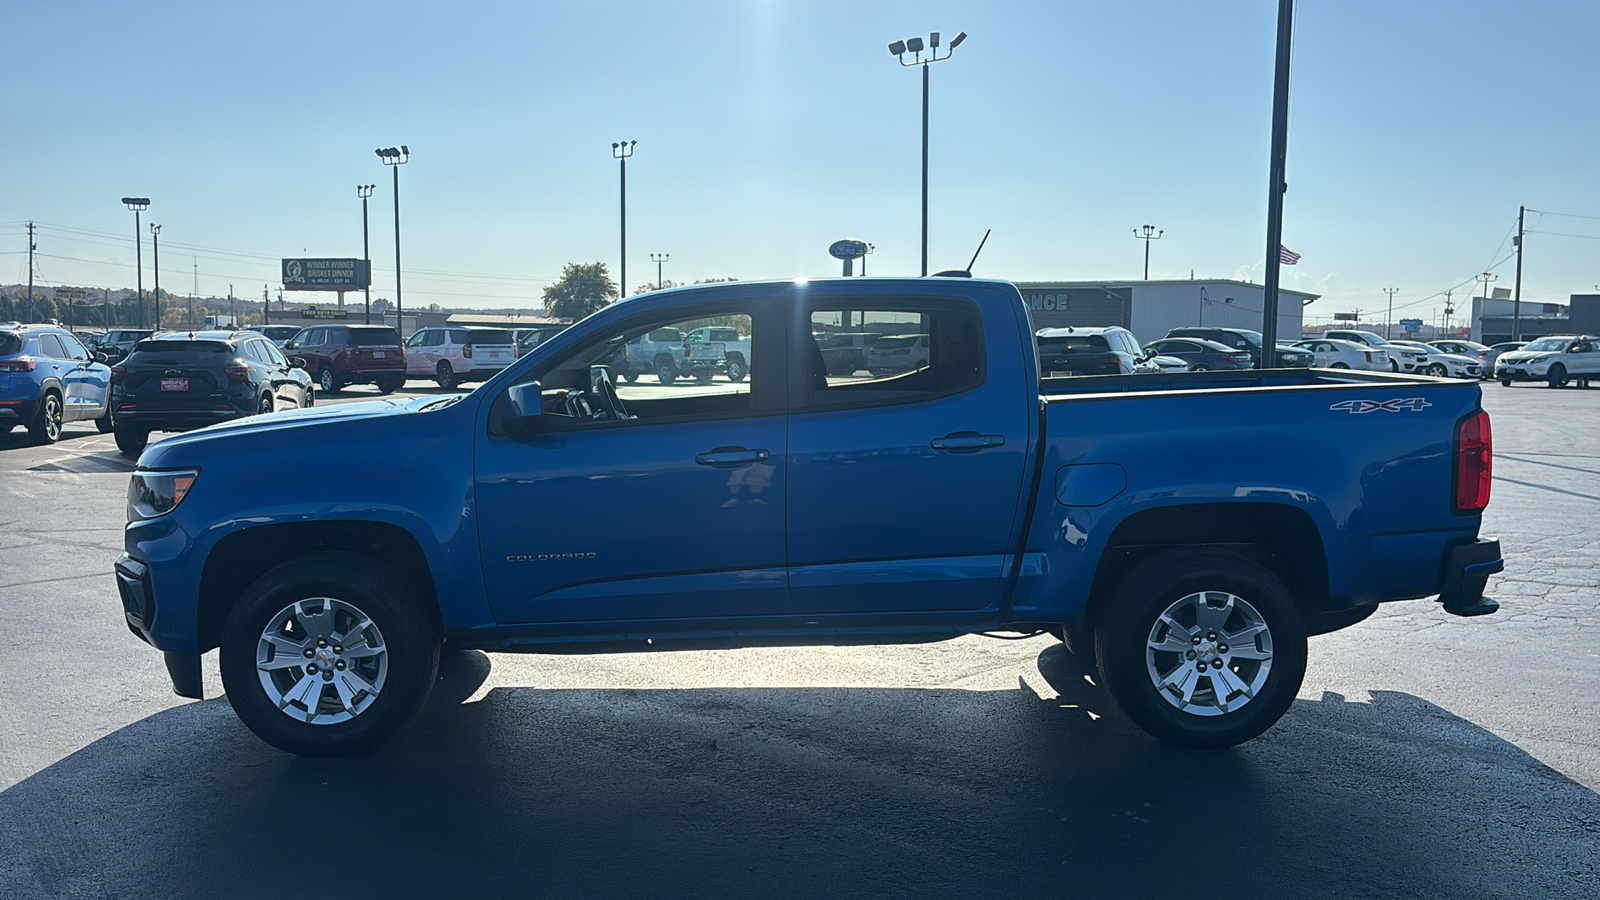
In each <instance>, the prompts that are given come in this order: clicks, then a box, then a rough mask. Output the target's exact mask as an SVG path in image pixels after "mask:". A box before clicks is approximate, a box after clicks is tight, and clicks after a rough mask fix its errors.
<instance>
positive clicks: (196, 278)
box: [189, 256, 200, 328]
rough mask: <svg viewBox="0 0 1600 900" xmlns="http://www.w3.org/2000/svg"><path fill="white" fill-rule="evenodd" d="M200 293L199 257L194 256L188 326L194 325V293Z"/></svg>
mask: <svg viewBox="0 0 1600 900" xmlns="http://www.w3.org/2000/svg"><path fill="white" fill-rule="evenodd" d="M198 293H200V257H198V256H196V257H194V287H193V288H191V289H190V291H189V327H190V328H193V327H194V295H195V294H198Z"/></svg>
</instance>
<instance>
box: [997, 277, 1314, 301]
mask: <svg viewBox="0 0 1600 900" xmlns="http://www.w3.org/2000/svg"><path fill="white" fill-rule="evenodd" d="M1015 284H1016V286H1017V287H1019V288H1022V287H1043V286H1045V285H1051V286H1056V285H1064V286H1066V287H1086V288H1135V287H1149V286H1153V285H1174V284H1192V285H1196V286H1199V285H1207V284H1231V285H1237V286H1238V287H1242V288H1253V289H1255V290H1264V289H1265V287H1266V286H1265V285H1261V284H1257V283H1255V282H1251V281H1236V280H1234V279H1232V278H1172V279H1156V278H1152V279H1151V280H1149V281H1143V280H1139V279H1135V280H1132V281H1065V280H1063V281H1018V282H1015ZM1278 293H1280V294H1293V295H1295V296H1296V297H1311V298H1312V299H1320V298H1321V297H1322V295H1321V294H1308V293H1306V292H1305V291H1296V290H1291V289H1289V288H1286V287H1280V288H1278Z"/></svg>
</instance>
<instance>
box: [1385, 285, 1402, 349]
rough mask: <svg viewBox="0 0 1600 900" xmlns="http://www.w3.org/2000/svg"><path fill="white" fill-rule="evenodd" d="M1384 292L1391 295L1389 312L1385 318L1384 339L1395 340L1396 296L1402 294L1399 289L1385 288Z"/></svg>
mask: <svg viewBox="0 0 1600 900" xmlns="http://www.w3.org/2000/svg"><path fill="white" fill-rule="evenodd" d="M1383 292H1384V293H1385V294H1388V295H1389V311H1388V312H1387V313H1385V314H1384V316H1383V339H1384V340H1386V341H1392V340H1394V295H1395V294H1398V293H1400V289H1399V288H1384V289H1383Z"/></svg>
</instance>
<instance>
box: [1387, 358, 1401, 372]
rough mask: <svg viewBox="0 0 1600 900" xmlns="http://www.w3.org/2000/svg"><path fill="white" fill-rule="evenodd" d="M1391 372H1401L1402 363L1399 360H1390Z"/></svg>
mask: <svg viewBox="0 0 1600 900" xmlns="http://www.w3.org/2000/svg"><path fill="white" fill-rule="evenodd" d="M1389 371H1391V372H1396V373H1398V372H1399V371H1400V361H1399V360H1397V359H1391V360H1389Z"/></svg>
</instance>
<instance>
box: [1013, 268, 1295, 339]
mask: <svg viewBox="0 0 1600 900" xmlns="http://www.w3.org/2000/svg"><path fill="white" fill-rule="evenodd" d="M1016 284H1017V289H1018V290H1020V291H1021V292H1022V297H1023V299H1024V300H1026V301H1027V304H1028V314H1029V315H1030V316H1031V317H1032V319H1033V327H1034V328H1035V329H1039V328H1058V327H1062V326H1066V325H1075V326H1105V325H1121V326H1122V327H1123V328H1126V329H1128V330H1129V331H1132V332H1133V334H1134V336H1135V337H1137V338H1138V339H1139V342H1140V343H1145V342H1148V341H1153V340H1156V339H1158V338H1161V337H1164V336H1165V335H1166V333H1167V331H1168V330H1169V329H1172V328H1180V327H1183V326H1186V325H1223V326H1228V327H1231V328H1250V329H1254V330H1256V331H1260V330H1261V298H1262V293H1263V288H1262V286H1261V285H1259V284H1250V283H1248V282H1244V281H1230V280H1228V279H1225V278H1207V279H1194V280H1187V281H1019V282H1017V283H1016ZM1317 297H1318V295H1316V294H1307V293H1304V292H1302V291H1291V290H1286V289H1282V288H1280V289H1279V290H1278V337H1279V339H1280V340H1286V341H1296V340H1299V339H1300V321H1301V311H1302V309H1303V308H1304V307H1306V306H1308V305H1310V304H1311V303H1312V302H1314V301H1315V300H1316V299H1317Z"/></svg>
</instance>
